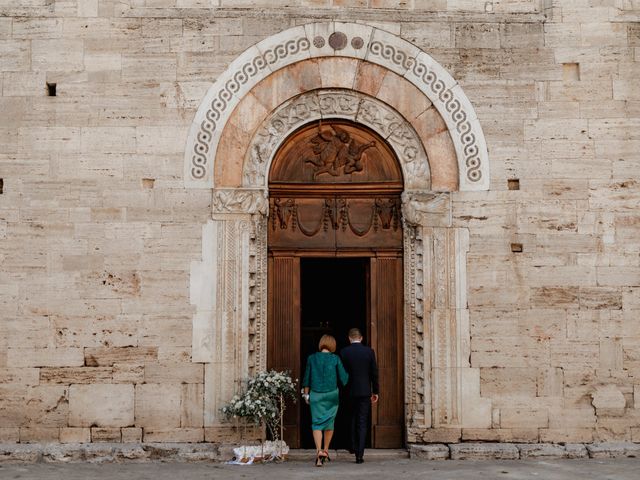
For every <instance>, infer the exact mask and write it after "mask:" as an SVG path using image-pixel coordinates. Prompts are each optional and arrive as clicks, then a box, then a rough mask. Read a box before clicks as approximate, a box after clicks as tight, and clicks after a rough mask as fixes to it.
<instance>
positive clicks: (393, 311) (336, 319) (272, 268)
mask: <svg viewBox="0 0 640 480" xmlns="http://www.w3.org/2000/svg"><path fill="white" fill-rule="evenodd" d="M268 272H269V273H268V276H269V285H268V291H269V309H268V339H269V340H268V353H267V364H268V368H273V369H277V370H288V371H290V372H291V373H292V376H293V377H294V378H296V379H299V380H301V379H302V375H303V374H304V368H305V365H306V359H307V357H308V355H309V354H311V353H313V352H315V351H317V347H318V340H319V339H320V337H321V336H322V335H323V334H325V333H328V334H331V335H333V336H334V337H335V338H336V340H337V342H338V350H339V349H340V348H343V347H345V346H346V345H347V344H348V338H347V332H348V330H349V329H350V328H353V327H357V328H360V330H361V331H362V332H363V334H364V337H365V343H367V344H368V345H370V346H371V347H372V348H373V349H374V351H375V353H376V357H377V361H378V369H379V383H380V399H379V401H378V403H377V404H375V405H374V406H373V408H372V415H371V419H370V421H371V424H370V429H369V438H368V446H369V447H373V448H400V447H402V446H403V445H404V384H403V380H404V365H403V358H404V351H403V350H404V349H403V328H402V326H403V321H402V318H403V315H402V307H403V292H402V286H403V275H402V257H401V253H400V252H397V251H382V250H379V251H369V252H354V251H350V252H345V253H341V252H339V251H333V252H319V251H313V252H300V251H298V252H295V253H293V252H288V253H287V252H271V254H270V256H269V264H268ZM348 410H349V409H348V401H347V398H345V396H344V392H343V394H342V395H341V404H340V407H339V410H338V417H337V418H336V425H335V436H334V442H333V443H332V445H333V447H335V448H347V447H348V442H349V440H348V439H349V422H350V417H349V411H348ZM284 435H285V440H286V441H287V443H288V444H289V445H291V446H292V447H294V448H313V440H312V437H311V428H310V412H309V407H308V406H307V405H306V404H305V403H304V402H302V401H300V400H299V401H298V402H296V403H291V404H290V405H289V406H288V409H287V413H286V419H285V434H284Z"/></svg>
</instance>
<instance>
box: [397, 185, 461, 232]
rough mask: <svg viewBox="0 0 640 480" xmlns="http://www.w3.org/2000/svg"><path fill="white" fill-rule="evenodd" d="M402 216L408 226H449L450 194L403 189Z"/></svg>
mask: <svg viewBox="0 0 640 480" xmlns="http://www.w3.org/2000/svg"><path fill="white" fill-rule="evenodd" d="M402 217H403V219H404V221H405V223H406V225H407V226H409V227H418V226H423V227H449V226H451V194H450V193H448V192H444V193H424V192H417V191H410V190H409V191H405V192H403V194H402Z"/></svg>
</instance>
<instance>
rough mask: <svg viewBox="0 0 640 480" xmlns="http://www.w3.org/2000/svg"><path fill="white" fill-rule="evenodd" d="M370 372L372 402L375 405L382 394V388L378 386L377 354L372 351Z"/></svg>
mask: <svg viewBox="0 0 640 480" xmlns="http://www.w3.org/2000/svg"><path fill="white" fill-rule="evenodd" d="M369 371H370V372H371V393H372V394H373V395H372V396H371V400H372V401H373V403H376V402H377V401H378V394H379V393H380V388H379V385H378V363H377V362H376V352H374V351H373V349H371V360H370V365H369Z"/></svg>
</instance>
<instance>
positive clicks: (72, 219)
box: [0, 0, 640, 443]
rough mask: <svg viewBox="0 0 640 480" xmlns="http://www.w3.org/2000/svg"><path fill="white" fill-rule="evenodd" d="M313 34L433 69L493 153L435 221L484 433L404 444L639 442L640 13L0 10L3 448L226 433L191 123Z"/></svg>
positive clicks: (449, 7)
mask: <svg viewBox="0 0 640 480" xmlns="http://www.w3.org/2000/svg"><path fill="white" fill-rule="evenodd" d="M247 7H255V8H253V9H252V8H249V9H246V8H247ZM328 19H329V20H331V19H338V20H343V21H359V22H364V23H368V24H371V25H374V26H376V27H379V28H383V29H386V30H388V31H390V32H392V33H395V34H397V35H400V36H402V37H403V38H405V39H406V40H408V41H411V42H413V43H415V44H416V45H417V46H418V47H420V48H422V49H423V50H425V51H426V52H428V53H429V54H430V55H431V56H433V57H434V58H435V59H436V60H437V61H438V62H439V63H440V64H442V65H443V66H444V67H445V68H447V70H448V71H449V72H450V73H451V74H452V75H453V77H454V78H455V79H456V80H458V82H459V83H460V85H461V86H462V87H463V89H464V91H465V93H466V95H467V96H468V97H469V99H470V100H471V102H472V103H473V105H474V108H475V110H476V112H477V114H478V117H479V119H480V122H481V124H482V127H483V129H484V132H485V135H486V139H487V144H488V148H489V158H490V162H491V188H490V190H489V191H488V192H476V193H471V192H464V193H457V194H453V196H452V204H453V207H452V209H453V225H454V226H455V227H457V228H464V229H468V231H469V239H470V244H469V253H468V256H467V272H468V273H467V287H468V297H467V298H468V305H469V316H470V334H471V343H470V349H471V355H470V362H471V366H472V367H475V368H479V369H480V394H481V395H482V397H484V398H487V399H490V400H491V405H492V425H491V428H487V429H465V428H461V429H459V430H458V431H453V432H452V431H451V429H449V430H448V431H447V432H446V438H440V437H439V436H438V435H439V433H438V432H425V433H424V436H423V437H421V438H415V439H413V440H414V441H452V440H453V441H457V440H483V441H488V440H490V441H521V442H539V441H549V442H560V441H569V442H590V441H608V440H627V441H629V440H631V441H640V380H639V379H638V378H639V377H640V363H639V361H640V320H639V318H640V256H639V249H640V213H638V212H639V211H640V153H639V152H640V84H639V83H638V77H639V76H640V27H638V25H639V23H638V22H639V21H640V5H637V4H636V3H635V2H621V1H619V0H562V1H561V0H553V1H551V0H512V1H502V2H498V1H489V2H476V1H468V0H429V1H427V0H407V1H404V2H403V1H396V0H391V1H386V0H368V1H367V0H364V1H362V0H355V1H348V0H347V1H339V0H325V1H323V0H320V1H315V0H309V1H302V0H298V1H284V0H260V1H255V0H251V1H249V0H247V1H245V0H229V1H225V0H206V1H203V0H162V1H157V0H127V1H120V0H119V1H115V0H77V1H76V0H31V1H28V2H27V1H16V2H0V92H1V96H0V112H1V113H2V115H0V178H1V179H2V181H1V183H0V185H1V192H2V193H1V194H0V442H48V441H52V442H62V443H75V442H89V441H93V442H100V441H108V442H114V441H115V442H137V441H150V442H155V441H172V442H173V441H177V442H198V441H222V442H223V441H228V440H231V439H236V438H237V436H238V435H240V434H241V433H242V432H236V431H235V430H234V429H233V428H232V427H228V428H220V427H205V426H204V425H205V422H204V418H205V412H204V400H203V399H204V383H205V381H204V378H205V367H204V365H203V364H202V363H197V362H193V361H192V359H191V346H192V317H193V314H194V311H195V307H194V306H193V305H191V303H190V299H189V295H190V292H189V280H190V279H189V276H190V266H191V262H192V261H198V260H200V259H201V256H202V231H203V230H202V226H203V225H204V224H205V223H206V222H207V219H209V218H210V217H211V191H210V190H198V189H185V188H184V182H183V153H184V148H185V142H186V137H187V132H188V127H189V125H190V123H191V121H192V120H193V117H194V115H195V111H196V109H197V107H198V105H199V103H200V101H201V100H202V98H203V97H204V95H205V93H206V91H207V89H208V87H209V86H210V85H211V83H212V82H213V81H214V80H215V79H216V78H217V76H218V75H219V74H221V73H222V72H223V71H224V70H225V69H226V67H227V66H228V65H229V63H230V62H231V61H232V60H233V59H234V58H235V57H236V56H237V55H238V54H240V53H241V52H242V51H243V50H244V49H246V48H248V47H249V46H251V45H253V44H255V43H256V42H258V41H260V40H262V39H264V38H266V37H268V36H270V35H273V34H276V33H278V32H280V31H282V30H284V29H287V28H289V27H291V26H294V25H298V24H303V23H308V22H311V21H321V20H328ZM53 84H55V91H56V96H55V97H54V96H49V95H48V93H49V92H50V91H51V90H52V89H53ZM518 187H519V189H516V188H518ZM519 249H521V250H522V251H521V252H517V251H514V250H519ZM212 388H215V385H213V386H212ZM253 433H255V432H253ZM245 434H246V432H245ZM251 434H252V433H251V432H249V433H248V435H251ZM442 435H445V433H443V434H442Z"/></svg>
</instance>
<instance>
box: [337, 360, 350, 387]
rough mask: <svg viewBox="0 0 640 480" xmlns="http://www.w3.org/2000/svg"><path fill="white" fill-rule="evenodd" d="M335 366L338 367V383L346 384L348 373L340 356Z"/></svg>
mask: <svg viewBox="0 0 640 480" xmlns="http://www.w3.org/2000/svg"><path fill="white" fill-rule="evenodd" d="M337 368H338V378H339V379H340V383H341V384H342V386H343V387H344V386H345V385H346V384H347V382H348V381H349V374H348V373H347V371H346V370H345V369H344V365H343V364H342V360H340V357H338V366H337Z"/></svg>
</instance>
